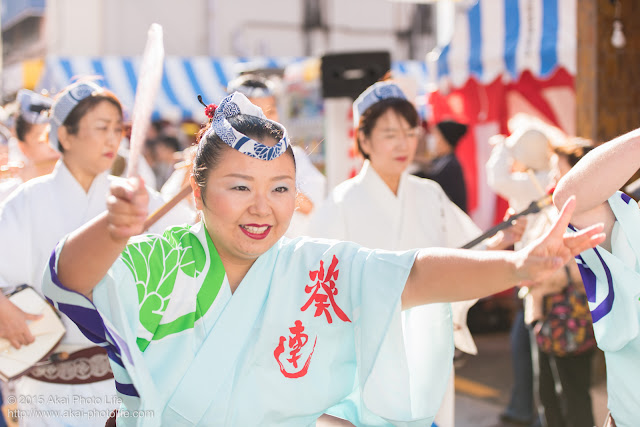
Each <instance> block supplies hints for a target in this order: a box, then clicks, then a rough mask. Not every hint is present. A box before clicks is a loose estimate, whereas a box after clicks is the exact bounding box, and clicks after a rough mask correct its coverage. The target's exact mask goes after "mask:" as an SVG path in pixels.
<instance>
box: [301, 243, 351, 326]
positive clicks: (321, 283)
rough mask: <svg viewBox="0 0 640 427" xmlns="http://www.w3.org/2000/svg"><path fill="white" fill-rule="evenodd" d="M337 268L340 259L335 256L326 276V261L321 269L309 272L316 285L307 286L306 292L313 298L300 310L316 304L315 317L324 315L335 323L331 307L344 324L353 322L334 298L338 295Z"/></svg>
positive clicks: (330, 321)
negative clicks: (330, 310) (330, 311)
mask: <svg viewBox="0 0 640 427" xmlns="http://www.w3.org/2000/svg"><path fill="white" fill-rule="evenodd" d="M337 266H338V258H337V257H336V256H335V255H334V256H333V259H332V260H331V265H330V266H329V270H328V271H327V272H326V274H325V271H324V261H320V269H318V270H315V271H310V272H309V278H311V280H315V281H316V283H315V285H311V286H305V288H304V291H305V292H306V293H308V294H309V293H310V294H311V296H310V297H309V300H308V301H307V302H306V304H305V305H303V306H302V308H301V309H300V310H301V311H305V310H306V309H307V308H309V306H311V303H315V306H316V312H315V313H314V315H313V317H318V316H320V315H321V314H323V313H324V315H325V316H326V318H327V322H329V323H333V319H332V318H331V313H329V307H331V308H332V309H333V311H334V313H335V314H336V316H338V318H339V319H340V320H342V321H343V322H351V320H350V319H349V317H348V316H347V315H346V314H345V313H344V311H342V309H341V308H340V307H339V306H338V304H337V303H336V300H335V298H334V297H335V296H336V295H338V288H337V287H336V282H335V281H336V280H338V273H339V272H340V270H337V269H336V267H337ZM316 279H317V280H316Z"/></svg>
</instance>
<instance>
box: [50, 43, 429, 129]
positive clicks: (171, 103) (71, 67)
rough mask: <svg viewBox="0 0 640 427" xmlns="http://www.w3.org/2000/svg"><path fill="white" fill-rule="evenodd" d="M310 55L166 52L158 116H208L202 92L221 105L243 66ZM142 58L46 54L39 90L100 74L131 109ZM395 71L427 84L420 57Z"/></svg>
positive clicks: (276, 65)
mask: <svg viewBox="0 0 640 427" xmlns="http://www.w3.org/2000/svg"><path fill="white" fill-rule="evenodd" d="M305 59H306V58H294V57H289V58H287V57H278V58H237V57H226V58H212V57H177V56H167V57H165V61H164V72H163V76H162V83H161V87H160V91H159V93H158V97H157V99H156V106H155V110H154V118H159V117H171V118H174V119H181V118H182V119H189V118H191V119H194V120H196V121H202V120H204V119H205V116H204V109H203V107H202V105H200V103H199V102H198V99H197V96H198V94H201V95H202V97H203V98H204V101H205V102H207V103H211V102H213V103H219V102H220V101H221V100H222V98H223V97H224V96H225V95H226V91H225V90H226V87H227V83H228V82H229V80H232V79H234V78H235V77H237V75H238V74H239V72H240V70H241V69H242V67H243V66H245V67H246V66H248V65H250V66H251V67H252V68H283V67H285V66H287V65H289V64H292V63H294V62H301V61H304V60H305ZM139 67H140V57H121V56H120V57H118V56H112V57H109V56H107V57H55V56H52V57H48V58H47V59H46V61H45V68H44V73H43V76H42V78H41V79H40V82H39V85H38V89H39V90H42V89H46V90H48V91H49V92H51V93H56V92H58V91H60V90H61V89H63V88H64V87H65V86H66V85H68V84H69V83H70V82H71V81H72V80H73V79H75V78H77V77H80V76H96V77H97V78H98V80H99V82H100V83H101V84H102V85H104V86H105V87H107V88H109V89H110V90H111V91H113V92H114V93H115V94H116V95H117V96H118V98H119V99H120V101H121V102H122V104H123V106H124V107H125V111H126V112H127V113H131V111H132V109H133V104H134V99H135V91H136V87H137V76H138V72H139ZM392 70H393V72H394V75H401V76H411V77H413V78H414V79H415V80H416V82H417V85H418V88H419V90H420V88H422V87H424V86H425V85H426V83H427V67H426V64H425V63H424V62H422V61H401V62H394V63H393V65H392Z"/></svg>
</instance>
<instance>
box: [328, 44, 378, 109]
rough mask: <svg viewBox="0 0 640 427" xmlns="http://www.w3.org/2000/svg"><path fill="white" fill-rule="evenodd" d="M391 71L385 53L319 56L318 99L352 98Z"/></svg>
mask: <svg viewBox="0 0 640 427" xmlns="http://www.w3.org/2000/svg"><path fill="white" fill-rule="evenodd" d="M390 69H391V55H390V54H389V52H356V53H338V54H332V55H324V56H323V57H322V65H321V71H322V97H323V98H339V97H345V96H348V97H350V98H351V99H356V98H357V97H358V96H359V95H360V94H361V93H362V92H363V91H364V90H365V89H366V88H368V87H369V86H371V85H372V84H374V83H375V82H377V81H378V80H380V78H382V77H383V76H384V75H385V74H386V73H387V72H388V71H389V70H390Z"/></svg>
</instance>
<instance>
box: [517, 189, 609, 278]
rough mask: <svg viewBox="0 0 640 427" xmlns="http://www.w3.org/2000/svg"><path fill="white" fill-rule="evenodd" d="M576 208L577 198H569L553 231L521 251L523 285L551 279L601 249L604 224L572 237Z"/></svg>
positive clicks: (520, 275)
mask: <svg viewBox="0 0 640 427" xmlns="http://www.w3.org/2000/svg"><path fill="white" fill-rule="evenodd" d="M575 208H576V199H575V197H571V198H569V200H567V202H566V203H565V204H564V206H563V207H562V211H561V212H560V216H559V217H558V219H557V220H556V221H555V223H554V224H553V227H551V229H550V230H549V231H548V232H547V233H546V234H545V235H543V236H542V237H541V238H539V239H538V240H536V241H534V242H532V243H531V244H529V245H528V246H527V247H525V248H523V249H521V250H520V251H518V253H517V255H518V256H519V260H518V263H517V269H518V276H519V277H521V278H522V282H521V285H523V286H531V285H534V284H535V283H536V282H540V281H542V280H544V279H546V278H547V277H549V276H551V274H553V272H554V271H555V270H557V269H558V268H560V267H562V266H563V265H565V264H566V263H567V262H569V261H570V260H571V259H572V257H574V256H576V255H578V254H579V253H580V252H583V251H585V250H587V249H591V248H594V247H596V246H597V245H599V244H600V243H602V242H603V241H604V240H605V237H606V236H605V234H604V233H603V232H602V230H603V229H604V224H594V225H592V226H590V227H587V228H585V229H582V230H580V231H578V232H576V233H568V232H567V227H568V226H569V221H570V219H571V214H572V213H573V211H574V209H575Z"/></svg>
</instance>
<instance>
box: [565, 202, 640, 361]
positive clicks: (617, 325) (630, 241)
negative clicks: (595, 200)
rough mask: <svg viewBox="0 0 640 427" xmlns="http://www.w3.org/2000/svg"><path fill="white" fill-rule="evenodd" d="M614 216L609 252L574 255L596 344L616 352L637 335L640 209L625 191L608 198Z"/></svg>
mask: <svg viewBox="0 0 640 427" xmlns="http://www.w3.org/2000/svg"><path fill="white" fill-rule="evenodd" d="M609 206H610V207H611V209H612V211H613V213H614V215H615V217H616V223H615V224H614V228H613V232H612V235H611V246H612V252H609V251H607V250H606V249H604V248H602V247H597V248H594V249H590V250H588V251H585V252H583V253H581V254H580V255H579V256H578V257H576V259H577V262H578V266H579V267H580V273H581V275H582V280H583V282H584V286H585V290H586V292H587V298H588V301H589V308H590V310H591V316H592V318H593V329H594V332H595V336H596V341H597V342H598V347H600V349H602V350H603V351H617V350H620V349H621V348H622V347H624V346H625V345H627V343H629V342H630V341H631V340H633V339H635V338H637V337H638V331H639V325H638V313H639V311H638V310H639V308H640V306H639V304H638V302H639V300H638V298H639V296H640V287H639V286H638V283H640V265H639V263H640V211H639V210H638V205H637V204H636V203H635V202H634V201H633V200H632V199H631V198H630V197H629V196H627V195H626V194H624V193H621V192H618V193H616V194H615V195H613V196H612V197H611V198H610V199H609Z"/></svg>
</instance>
